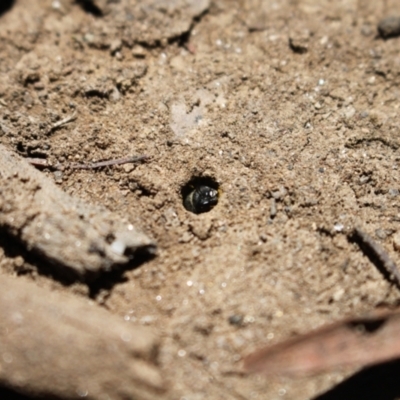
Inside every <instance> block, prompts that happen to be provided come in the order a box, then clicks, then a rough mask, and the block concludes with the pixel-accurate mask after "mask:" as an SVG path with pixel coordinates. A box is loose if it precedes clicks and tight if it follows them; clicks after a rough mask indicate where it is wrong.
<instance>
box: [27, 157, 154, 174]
mask: <svg viewBox="0 0 400 400" xmlns="http://www.w3.org/2000/svg"><path fill="white" fill-rule="evenodd" d="M149 158H150V157H149V156H146V155H141V156H133V157H124V158H116V159H113V160H107V161H99V162H94V163H89V164H79V163H64V164H61V163H59V164H55V165H52V164H50V163H49V162H48V161H47V160H44V159H42V158H26V160H27V161H28V162H29V163H30V164H31V165H33V166H35V167H39V168H51V169H53V170H56V171H64V170H66V169H96V168H102V167H110V166H113V165H122V164H130V163H135V162H140V161H147V160H148V159H149Z"/></svg>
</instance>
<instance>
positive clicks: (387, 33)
mask: <svg viewBox="0 0 400 400" xmlns="http://www.w3.org/2000/svg"><path fill="white" fill-rule="evenodd" d="M378 32H379V35H380V36H381V37H383V38H384V39H388V38H391V37H396V36H399V35H400V16H390V17H386V18H384V19H382V20H381V21H380V22H379V24H378Z"/></svg>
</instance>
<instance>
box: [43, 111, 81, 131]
mask: <svg viewBox="0 0 400 400" xmlns="http://www.w3.org/2000/svg"><path fill="white" fill-rule="evenodd" d="M75 120H76V112H74V113H73V114H71V115H69V116H68V117H65V118H64V119H62V120H61V121H58V122H56V123H55V124H53V125H52V126H51V127H50V129H49V132H48V133H51V132H53V131H55V130H56V129H58V128H61V127H62V126H64V125H66V124H68V123H70V122H72V121H75Z"/></svg>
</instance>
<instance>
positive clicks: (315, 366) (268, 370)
mask: <svg viewBox="0 0 400 400" xmlns="http://www.w3.org/2000/svg"><path fill="white" fill-rule="evenodd" d="M398 357H400V311H395V312H375V313H374V314H372V315H369V316H367V317H363V318H351V319H348V318H347V319H344V320H342V321H339V322H337V323H334V324H332V325H328V326H324V327H322V328H320V329H317V330H315V331H312V332H309V333H306V334H304V335H302V336H299V337H296V338H294V339H290V340H287V341H284V342H282V343H278V344H276V345H274V346H268V347H265V348H262V349H259V350H256V351H255V352H253V353H252V354H249V355H248V356H247V357H245V359H244V369H245V370H246V371H247V372H256V373H262V374H265V375H271V374H278V375H295V376H296V375H309V374H316V373H321V372H324V371H328V370H333V369H337V368H341V367H346V366H366V365H373V364H377V363H381V362H384V361H389V360H392V359H395V358H398Z"/></svg>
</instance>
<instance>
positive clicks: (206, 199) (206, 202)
mask: <svg viewBox="0 0 400 400" xmlns="http://www.w3.org/2000/svg"><path fill="white" fill-rule="evenodd" d="M217 203H218V190H216V189H213V188H211V187H209V186H206V185H200V186H197V187H195V188H194V189H193V190H192V191H191V192H190V193H189V194H188V195H187V196H186V197H185V199H184V201H183V205H184V206H185V208H186V210H188V211H191V212H193V213H195V214H201V213H204V212H207V211H210V210H211V209H212V208H213V207H214V206H215V205H216V204H217Z"/></svg>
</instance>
